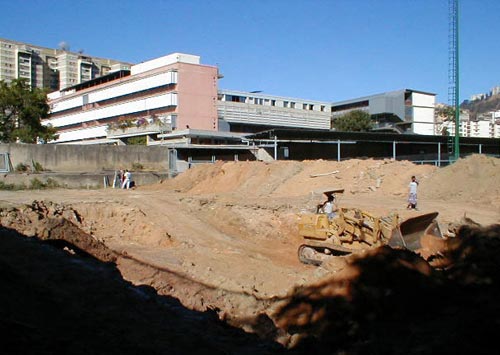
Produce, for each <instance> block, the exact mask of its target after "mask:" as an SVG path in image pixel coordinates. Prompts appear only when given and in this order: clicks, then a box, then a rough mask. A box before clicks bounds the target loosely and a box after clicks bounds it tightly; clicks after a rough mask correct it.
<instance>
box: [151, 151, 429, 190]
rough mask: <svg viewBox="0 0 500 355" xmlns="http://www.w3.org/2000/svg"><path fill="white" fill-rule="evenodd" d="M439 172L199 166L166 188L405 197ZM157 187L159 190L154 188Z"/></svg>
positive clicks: (280, 164) (318, 163) (347, 166)
mask: <svg viewBox="0 0 500 355" xmlns="http://www.w3.org/2000/svg"><path fill="white" fill-rule="evenodd" d="M436 169H437V168H436V167H434V166H430V165H415V164H413V163H411V162H408V161H392V160H373V159H366V160H362V159H352V160H346V161H342V162H335V161H325V160H315V161H303V162H297V161H276V162H272V163H264V162H226V163H224V162H217V163H216V164H212V165H202V166H197V167H194V168H192V169H190V170H188V171H186V172H184V173H182V174H180V175H178V176H177V177H176V178H175V179H172V180H167V181H164V182H163V184H162V186H163V188H166V189H173V190H178V191H182V192H189V193H190V194H209V193H231V192H233V193H238V194H241V195H242V196H276V197H279V196H303V195H308V194H311V193H313V194H314V193H318V194H319V195H321V193H320V192H318V191H321V190H322V189H325V188H329V187H342V188H344V189H345V190H346V193H348V194H357V193H371V192H375V191H380V193H389V194H395V195H401V194H406V191H407V187H408V183H409V181H410V177H411V176H412V175H417V176H418V177H419V179H427V178H428V177H429V176H430V175H431V174H432V173H433V172H434V171H435V170H436ZM152 188H155V187H152Z"/></svg>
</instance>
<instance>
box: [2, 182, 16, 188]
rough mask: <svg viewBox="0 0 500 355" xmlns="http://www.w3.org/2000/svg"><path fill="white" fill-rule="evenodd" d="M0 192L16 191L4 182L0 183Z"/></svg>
mask: <svg viewBox="0 0 500 355" xmlns="http://www.w3.org/2000/svg"><path fill="white" fill-rule="evenodd" d="M0 190H16V185H14V184H6V183H5V182H3V181H0Z"/></svg>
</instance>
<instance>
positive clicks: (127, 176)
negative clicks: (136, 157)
mask: <svg viewBox="0 0 500 355" xmlns="http://www.w3.org/2000/svg"><path fill="white" fill-rule="evenodd" d="M123 177H124V179H123V184H122V189H125V188H126V189H130V181H131V180H132V174H131V173H130V171H128V170H125V173H124V174H123Z"/></svg>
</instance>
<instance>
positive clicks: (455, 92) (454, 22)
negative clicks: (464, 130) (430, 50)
mask: <svg viewBox="0 0 500 355" xmlns="http://www.w3.org/2000/svg"><path fill="white" fill-rule="evenodd" d="M448 6H449V34H448V55H449V62H448V84H449V86H448V104H449V105H450V106H451V107H454V109H455V137H454V144H453V153H454V160H455V161H457V160H458V158H459V157H460V145H459V137H460V98H459V87H460V86H459V71H458V69H459V66H458V0H448Z"/></svg>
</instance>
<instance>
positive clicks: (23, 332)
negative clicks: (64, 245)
mask: <svg viewBox="0 0 500 355" xmlns="http://www.w3.org/2000/svg"><path fill="white" fill-rule="evenodd" d="M66 227H67V226H56V227H55V230H57V231H58V233H59V234H60V235H62V234H64V231H65V230H66V231H67V232H70V233H72V232H73V231H68V230H67V228H66ZM0 283H1V284H2V286H3V287H2V292H1V293H0V303H1V304H2V308H1V310H0V331H1V333H2V335H3V341H2V354H82V355H83V354H261V353H262V354H279V353H283V352H284V351H283V347H282V346H281V345H279V344H277V343H275V342H273V341H269V340H263V339H260V338H259V337H257V336H256V335H252V334H247V333H245V332H243V331H242V330H240V329H237V328H233V327H231V326H229V325H228V324H226V323H225V322H222V321H220V320H219V319H218V317H217V315H216V314H215V312H214V311H207V312H197V311H191V310H189V309H187V308H185V307H183V306H182V305H181V304H180V303H179V301H178V300H177V299H175V298H172V297H168V296H160V295H158V294H157V292H156V290H154V289H153V288H151V287H148V286H134V285H133V284H131V283H130V282H127V281H125V280H124V279H123V278H122V276H121V274H120V271H119V270H118V269H117V268H116V266H115V265H114V264H113V263H103V262H101V261H99V260H97V259H94V258H93V257H92V256H90V255H87V256H85V255H82V254H80V255H75V254H72V253H68V252H67V250H62V249H60V248H55V245H52V244H50V245H47V244H45V243H44V242H42V241H40V240H38V239H36V238H26V237H24V236H21V235H20V234H18V233H17V232H15V231H13V230H11V229H8V228H4V227H0Z"/></svg>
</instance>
